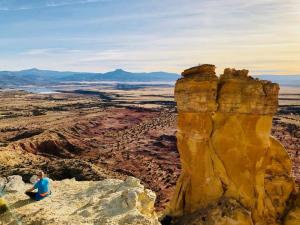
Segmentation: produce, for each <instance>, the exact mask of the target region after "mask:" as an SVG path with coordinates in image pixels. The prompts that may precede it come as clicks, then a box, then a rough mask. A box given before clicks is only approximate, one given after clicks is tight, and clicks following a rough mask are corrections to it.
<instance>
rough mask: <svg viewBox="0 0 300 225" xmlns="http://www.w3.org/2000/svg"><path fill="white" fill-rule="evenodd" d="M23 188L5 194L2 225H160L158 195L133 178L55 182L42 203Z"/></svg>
mask: <svg viewBox="0 0 300 225" xmlns="http://www.w3.org/2000/svg"><path fill="white" fill-rule="evenodd" d="M28 187H30V186H29V184H28V185H27V188H28ZM23 191H25V190H23ZM23 191H22V192H17V193H7V194H5V195H4V197H3V198H4V199H5V200H6V203H7V206H8V211H7V212H4V211H5V210H4V209H5V206H3V207H2V208H1V204H2V205H5V204H6V203H5V202H4V201H3V200H1V199H0V210H1V209H3V210H2V213H0V224H1V225H8V224H10V225H12V224H43V225H50V224H51V225H52V224H53V225H63V224H70V225H74V224H85V225H88V224H99V225H100V224H101V225H102V224H103V225H121V224H122V225H125V224H128V225H129V224H135V225H144V224H145V225H157V224H160V223H159V222H158V219H157V216H156V214H155V212H154V201H155V194H154V193H153V192H152V191H150V190H148V189H145V188H144V187H143V186H142V185H141V184H140V181H139V180H138V179H136V178H133V177H128V178H127V179H126V180H125V181H122V180H116V179H106V180H103V181H75V180H74V179H71V180H63V181H53V182H52V194H51V195H50V197H47V198H45V199H43V200H41V201H38V202H35V201H30V200H28V198H27V196H26V195H25V194H24V193H23Z"/></svg>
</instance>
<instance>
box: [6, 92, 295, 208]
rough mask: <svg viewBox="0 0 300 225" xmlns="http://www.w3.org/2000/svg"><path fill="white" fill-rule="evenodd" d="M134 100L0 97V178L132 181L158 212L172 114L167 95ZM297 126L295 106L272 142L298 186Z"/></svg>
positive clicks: (169, 155)
mask: <svg viewBox="0 0 300 225" xmlns="http://www.w3.org/2000/svg"><path fill="white" fill-rule="evenodd" d="M133 93H134V92H130V91H128V92H126V91H122V92H119V93H114V92H106V93H103V92H101V93H100V92H95V91H93V92H91V91H88V92H86V91H84V92H82V91H80V92H78V91H76V92H75V93H74V92H72V91H68V93H55V94H43V95H41V94H29V93H25V92H22V91H18V92H0V98H1V100H2V101H1V102H0V146H1V147H0V150H1V151H2V152H1V154H0V161H1V165H0V176H8V175H11V174H20V175H22V176H23V179H24V180H27V181H28V180H29V178H30V176H31V175H32V174H34V173H35V172H36V170H37V169H43V170H45V171H46V172H47V173H48V174H49V176H50V177H51V178H53V179H55V180H57V179H58V180H61V179H65V178H72V177H75V178H76V179H77V180H102V179H105V178H119V179H125V178H126V177H127V176H128V175H130V176H134V177H137V178H139V179H141V181H142V183H143V184H144V185H145V186H146V187H147V188H150V189H151V190H153V191H155V192H156V194H157V200H156V207H157V209H158V210H161V209H162V208H164V206H165V204H166V202H167V201H168V200H169V198H170V196H171V193H172V191H173V189H174V186H175V183H176V180H177V178H178V176H179V173H180V161H179V155H178V152H177V148H176V137H175V132H176V110H175V108H174V102H173V99H172V96H171V93H170V92H164V91H163V92H159V90H153V91H149V90H148V91H144V92H143V91H142V90H139V93H138V95H137V94H136V93H135V94H133ZM161 93H163V94H161ZM138 96H140V98H138ZM153 99H154V100H153ZM299 118H300V110H299V108H297V106H292V107H289V106H284V107H281V108H280V110H279V111H278V114H277V116H276V117H275V119H274V123H273V129H272V134H273V135H274V136H275V137H276V138H278V139H279V140H280V141H281V142H282V143H283V145H284V146H285V147H286V148H287V150H288V152H289V155H290V156H291V158H292V160H293V172H294V175H295V176H296V179H297V181H298V182H299V183H300V171H299V168H300V156H299V154H300V152H299V151H300V138H299V126H300V124H299V123H300V122H299V121H300V119H299Z"/></svg>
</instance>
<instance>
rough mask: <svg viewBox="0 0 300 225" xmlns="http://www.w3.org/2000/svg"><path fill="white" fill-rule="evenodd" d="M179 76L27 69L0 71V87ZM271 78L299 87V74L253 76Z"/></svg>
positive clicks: (163, 79) (158, 79)
mask: <svg viewBox="0 0 300 225" xmlns="http://www.w3.org/2000/svg"><path fill="white" fill-rule="evenodd" d="M179 77H180V75H179V74H176V73H166V72H152V73H131V72H127V71H124V70H122V69H117V70H114V71H111V72H107V73H84V72H59V71H51V70H39V69H29V70H21V71H0V87H14V86H24V85H40V86H46V85H55V84H61V83H66V82H98V81H99V82H100V81H108V82H109V81H116V82H120V83H121V82H174V81H176V80H177V79H178V78H179ZM255 77H258V78H260V79H264V80H271V81H273V82H276V83H279V84H280V85H283V86H296V87H298V86H299V87H300V75H261V76H255Z"/></svg>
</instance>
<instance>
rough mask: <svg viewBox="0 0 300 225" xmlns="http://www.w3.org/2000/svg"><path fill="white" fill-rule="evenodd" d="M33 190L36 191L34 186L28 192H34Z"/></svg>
mask: <svg viewBox="0 0 300 225" xmlns="http://www.w3.org/2000/svg"><path fill="white" fill-rule="evenodd" d="M33 190H35V187H34V186H33V187H32V188H29V189H28V190H27V191H26V192H32V191H33Z"/></svg>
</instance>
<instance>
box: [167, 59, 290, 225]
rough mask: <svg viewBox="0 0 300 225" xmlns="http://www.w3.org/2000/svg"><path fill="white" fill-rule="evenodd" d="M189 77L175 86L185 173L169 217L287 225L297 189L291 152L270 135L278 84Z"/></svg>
mask: <svg viewBox="0 0 300 225" xmlns="http://www.w3.org/2000/svg"><path fill="white" fill-rule="evenodd" d="M182 75H183V78H181V79H179V80H178V81H177V83H176V87H175V99H176V102H177V108H178V112H179V114H178V129H177V146H178V149H179V152H180V158H181V162H182V174H181V176H180V178H179V180H178V182H177V186H176V191H175V194H174V196H173V199H172V201H171V202H170V207H169V214H170V215H171V216H173V217H174V218H179V219H177V223H178V224H185V223H184V222H182V219H183V218H186V216H188V215H194V216H191V217H188V218H190V219H191V218H198V219H195V220H192V221H190V220H185V221H189V222H186V224H210V225H211V224H218V225H219V224H228V225H229V224H240V225H242V224H243V225H244V224H245V225H246V224H255V225H268V224H270V225H271V224H272V225H275V224H281V223H282V221H283V218H284V216H285V213H286V210H287V208H288V207H287V203H288V201H289V199H290V196H291V195H292V193H294V191H295V184H294V180H293V178H292V176H291V161H290V159H289V157H288V154H287V152H286V151H285V149H284V147H283V146H282V145H281V144H280V143H279V142H278V141H277V140H275V139H274V138H273V137H271V136H270V130H271V126H272V117H273V115H274V113H275V112H276V110H277V105H278V91H279V86H278V84H275V83H271V82H269V81H261V80H258V79H253V78H252V77H250V76H248V70H235V69H225V70H224V74H222V75H221V76H220V78H218V77H217V76H216V74H215V66H214V65H208V64H206V65H201V66H197V67H193V68H191V69H188V70H185V71H184V72H183V73H182ZM224 202H225V203H224ZM214 205H215V206H216V207H213V206H214ZM224 205H225V206H226V205H227V206H226V207H225V206H224ZM203 212H205V213H204V214H205V215H204V214H203ZM200 214H201V215H202V216H201V219H200V220H199V217H197V216H195V215H200ZM175 221H176V220H175ZM179 221H181V222H179ZM174 223H175V224H176V222H174Z"/></svg>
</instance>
